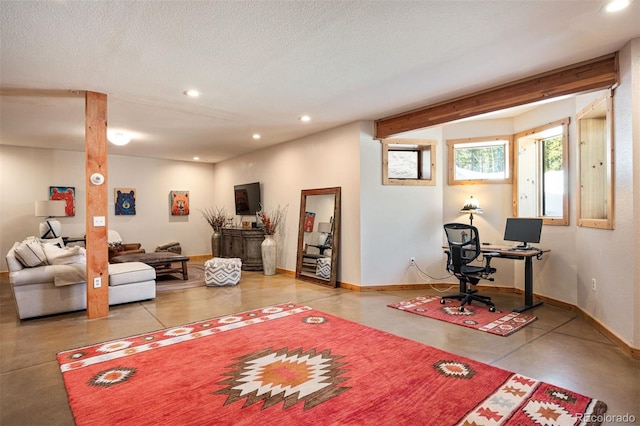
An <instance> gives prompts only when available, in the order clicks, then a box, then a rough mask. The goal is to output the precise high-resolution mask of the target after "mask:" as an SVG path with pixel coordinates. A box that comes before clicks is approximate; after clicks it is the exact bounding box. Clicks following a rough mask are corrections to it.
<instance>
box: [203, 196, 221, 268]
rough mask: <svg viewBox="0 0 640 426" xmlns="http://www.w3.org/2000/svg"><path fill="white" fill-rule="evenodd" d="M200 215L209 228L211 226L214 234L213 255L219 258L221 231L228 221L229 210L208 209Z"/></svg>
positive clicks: (212, 235)
mask: <svg viewBox="0 0 640 426" xmlns="http://www.w3.org/2000/svg"><path fill="white" fill-rule="evenodd" d="M200 213H201V214H202V217H204V219H205V220H206V221H207V223H208V224H209V226H211V229H213V234H211V255H212V256H213V257H219V256H220V252H221V241H222V237H221V235H220V229H221V228H222V227H223V226H224V223H225V221H226V220H227V210H226V209H225V208H224V207H222V208H218V207H213V208H209V207H208V208H205V209H204V210H200Z"/></svg>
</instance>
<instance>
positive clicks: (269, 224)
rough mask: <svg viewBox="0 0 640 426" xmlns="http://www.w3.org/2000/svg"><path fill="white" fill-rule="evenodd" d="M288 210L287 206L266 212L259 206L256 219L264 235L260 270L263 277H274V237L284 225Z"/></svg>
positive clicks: (275, 247)
mask: <svg viewBox="0 0 640 426" xmlns="http://www.w3.org/2000/svg"><path fill="white" fill-rule="evenodd" d="M288 208H289V205H288V204H287V205H286V206H284V207H281V206H280V205H278V207H277V208H276V209H275V210H270V211H267V210H265V209H264V208H263V207H262V205H260V211H259V212H258V218H259V219H260V222H262V229H263V230H264V234H265V238H264V241H263V242H262V246H261V250H262V270H263V272H264V274H265V275H275V273H276V257H277V243H276V240H275V238H274V235H275V234H276V232H278V229H279V228H280V227H281V226H282V225H283V224H284V220H285V218H286V216H287V209H288Z"/></svg>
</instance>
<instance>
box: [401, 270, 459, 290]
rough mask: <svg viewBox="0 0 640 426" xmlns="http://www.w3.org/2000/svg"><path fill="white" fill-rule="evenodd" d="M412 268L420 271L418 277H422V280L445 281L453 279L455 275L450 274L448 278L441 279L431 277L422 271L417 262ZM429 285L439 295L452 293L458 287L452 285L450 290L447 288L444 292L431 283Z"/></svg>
mask: <svg viewBox="0 0 640 426" xmlns="http://www.w3.org/2000/svg"><path fill="white" fill-rule="evenodd" d="M411 266H413V267H415V268H416V270H417V271H418V275H420V276H421V277H422V278H425V277H426V278H431V279H432V280H435V281H443V280H446V279H448V278H451V277H452V276H453V274H449V275H447V276H446V277H441V278H440V277H432V276H431V275H429V274H428V273H426V272H424V271H423V270H422V269H420V267H419V266H418V264H417V263H416V262H412V263H411ZM427 284H429V287H431V289H432V290H435V291H437V292H438V293H447V292H449V291H451V289H452V288H455V287H457V285H455V284H454V285H451V287H448V288H446V289H444V290H440V289H437V288H436V287H434V286H433V284H431V283H427Z"/></svg>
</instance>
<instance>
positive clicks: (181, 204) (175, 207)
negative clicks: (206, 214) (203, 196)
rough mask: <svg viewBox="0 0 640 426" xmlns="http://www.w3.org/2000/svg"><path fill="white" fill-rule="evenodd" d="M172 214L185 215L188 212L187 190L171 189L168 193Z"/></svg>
mask: <svg viewBox="0 0 640 426" xmlns="http://www.w3.org/2000/svg"><path fill="white" fill-rule="evenodd" d="M169 202H170V203H171V215H172V216H187V215H188V214H189V191H171V193H170V194H169Z"/></svg>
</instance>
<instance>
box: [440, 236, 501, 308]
mask: <svg viewBox="0 0 640 426" xmlns="http://www.w3.org/2000/svg"><path fill="white" fill-rule="evenodd" d="M444 231H445V233H446V234H447V241H448V242H449V250H447V251H446V253H447V271H449V272H451V273H452V274H453V275H455V276H456V278H458V280H460V290H459V293H456V294H450V295H447V296H443V297H442V298H441V299H440V303H442V304H444V303H445V299H457V300H461V301H462V303H461V304H460V310H461V311H464V305H467V304H469V305H470V304H471V302H472V301H474V300H475V301H478V302H482V303H484V304H486V305H487V306H489V311H491V312H495V310H496V307H495V305H494V304H493V302H492V301H491V298H490V297H487V296H479V295H477V294H475V293H477V292H478V290H473V289H472V288H471V285H476V284H478V282H479V281H480V280H481V279H486V280H489V281H493V278H489V275H490V274H493V273H494V272H496V269H495V268H492V267H491V259H492V258H493V257H495V256H496V255H497V254H496V253H485V254H484V259H485V264H484V266H473V265H469V263H471V262H473V261H474V260H476V259H477V258H478V256H480V237H479V236H478V228H476V227H475V226H472V225H467V224H464V223H447V224H446V225H444Z"/></svg>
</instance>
